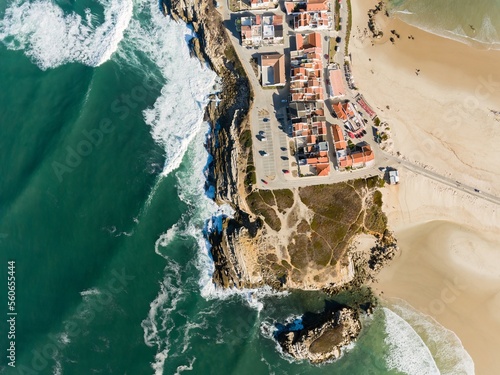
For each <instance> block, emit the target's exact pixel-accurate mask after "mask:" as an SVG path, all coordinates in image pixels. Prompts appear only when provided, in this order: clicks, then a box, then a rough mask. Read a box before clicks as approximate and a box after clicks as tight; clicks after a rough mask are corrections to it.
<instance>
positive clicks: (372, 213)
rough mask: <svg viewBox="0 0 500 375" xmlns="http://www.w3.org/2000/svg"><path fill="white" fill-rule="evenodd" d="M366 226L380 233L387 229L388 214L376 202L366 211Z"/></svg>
mask: <svg viewBox="0 0 500 375" xmlns="http://www.w3.org/2000/svg"><path fill="white" fill-rule="evenodd" d="M365 227H366V229H368V230H371V231H373V232H376V233H380V234H383V233H384V231H385V230H386V229H387V216H385V214H384V213H383V212H382V210H381V209H380V207H378V206H377V205H375V204H374V205H373V206H372V207H370V208H369V209H368V211H367V212H366V217H365Z"/></svg>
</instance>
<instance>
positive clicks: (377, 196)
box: [373, 190, 382, 207]
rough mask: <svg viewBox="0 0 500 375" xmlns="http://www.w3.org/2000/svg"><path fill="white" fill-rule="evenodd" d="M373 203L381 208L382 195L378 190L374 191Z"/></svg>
mask: <svg viewBox="0 0 500 375" xmlns="http://www.w3.org/2000/svg"><path fill="white" fill-rule="evenodd" d="M373 203H374V204H375V205H377V206H378V207H382V193H381V192H380V190H375V192H374V193H373Z"/></svg>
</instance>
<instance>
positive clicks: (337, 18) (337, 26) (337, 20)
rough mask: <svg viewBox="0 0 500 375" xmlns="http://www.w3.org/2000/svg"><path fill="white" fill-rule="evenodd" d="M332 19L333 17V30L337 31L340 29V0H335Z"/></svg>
mask: <svg viewBox="0 0 500 375" xmlns="http://www.w3.org/2000/svg"><path fill="white" fill-rule="evenodd" d="M334 19H335V30H336V31H339V30H340V2H339V0H335V14H334Z"/></svg>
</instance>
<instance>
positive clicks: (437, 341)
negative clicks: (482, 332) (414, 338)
mask: <svg viewBox="0 0 500 375" xmlns="http://www.w3.org/2000/svg"><path fill="white" fill-rule="evenodd" d="M391 310H392V311H393V312H395V313H397V314H398V315H399V316H400V317H402V318H403V319H404V320H405V321H407V322H408V323H409V324H410V325H411V326H412V328H413V329H414V330H415V331H416V332H417V333H418V334H419V336H420V337H421V338H422V339H423V340H424V342H425V344H426V345H427V347H429V349H430V351H431V353H432V355H433V357H434V359H435V361H436V364H437V366H438V368H439V370H440V372H441V374H442V375H455V374H464V375H474V373H475V370H474V361H473V360H472V358H471V356H470V355H469V353H468V352H467V351H466V350H465V348H464V346H463V344H462V342H461V341H460V339H459V338H458V336H457V335H456V334H455V333H454V332H453V331H450V330H448V329H446V328H445V327H443V326H442V325H441V324H439V323H438V322H436V321H435V320H434V319H433V318H432V317H430V316H428V315H424V314H422V313H420V312H419V311H417V310H416V309H415V308H413V307H412V306H411V305H410V304H408V303H407V302H406V301H403V300H399V299H398V300H397V303H395V304H392V305H391Z"/></svg>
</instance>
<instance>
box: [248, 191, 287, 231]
mask: <svg viewBox="0 0 500 375" xmlns="http://www.w3.org/2000/svg"><path fill="white" fill-rule="evenodd" d="M267 193H270V194H271V197H272V199H273V201H274V197H273V196H272V193H271V192H270V191H267V190H263V191H254V192H252V193H251V194H249V195H248V196H247V203H248V205H249V206H250V209H251V210H252V212H253V213H254V214H256V215H260V216H262V217H263V218H264V221H265V222H266V223H267V225H269V226H270V227H271V228H272V229H273V230H276V231H279V230H280V229H281V221H280V219H279V218H278V216H277V215H276V212H275V211H274V209H273V208H272V207H270V206H269V204H267V203H266V202H265V200H264V199H263V197H262V194H263V195H264V196H265V197H266V198H268V195H267Z"/></svg>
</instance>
